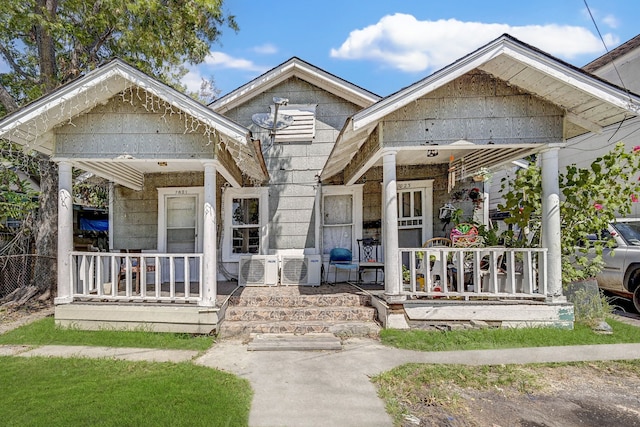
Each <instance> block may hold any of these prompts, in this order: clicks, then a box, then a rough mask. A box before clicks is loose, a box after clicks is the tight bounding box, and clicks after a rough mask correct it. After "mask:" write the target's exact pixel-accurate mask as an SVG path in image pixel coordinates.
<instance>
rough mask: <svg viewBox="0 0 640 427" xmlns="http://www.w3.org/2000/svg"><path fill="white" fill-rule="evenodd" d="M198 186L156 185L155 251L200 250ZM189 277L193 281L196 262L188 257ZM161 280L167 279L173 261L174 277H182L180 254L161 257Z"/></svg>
mask: <svg viewBox="0 0 640 427" xmlns="http://www.w3.org/2000/svg"><path fill="white" fill-rule="evenodd" d="M203 197H204V193H203V189H202V187H176V188H162V189H160V188H159V189H158V252H164V253H169V254H192V253H197V252H201V251H202V236H201V230H202V219H203V213H202V204H203ZM189 259H190V262H189V265H188V266H186V267H187V268H189V277H190V278H191V281H197V280H198V277H199V274H200V272H199V263H198V262H197V260H196V259H195V258H189ZM162 262H163V264H164V265H162V266H161V268H162V281H163V282H167V281H169V275H170V274H171V273H170V263H173V268H174V274H175V276H174V277H175V281H176V282H182V281H184V277H185V276H184V271H185V262H184V257H179V256H178V257H176V258H174V260H173V261H172V262H171V261H169V260H168V259H166V258H163V261H162Z"/></svg>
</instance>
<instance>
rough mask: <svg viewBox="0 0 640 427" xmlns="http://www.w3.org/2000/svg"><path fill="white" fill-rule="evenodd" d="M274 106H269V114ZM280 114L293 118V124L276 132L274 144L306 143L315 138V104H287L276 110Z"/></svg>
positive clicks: (272, 111)
mask: <svg viewBox="0 0 640 427" xmlns="http://www.w3.org/2000/svg"><path fill="white" fill-rule="evenodd" d="M273 113H274V106H273V105H272V106H271V114H273ZM280 114H283V115H288V116H291V117H293V123H291V125H289V126H287V127H286V128H284V129H280V130H278V131H277V132H276V135H275V142H290V141H308V142H311V140H313V138H314V137H315V136H316V104H289V105H284V106H281V107H280V108H279V109H278V116H280Z"/></svg>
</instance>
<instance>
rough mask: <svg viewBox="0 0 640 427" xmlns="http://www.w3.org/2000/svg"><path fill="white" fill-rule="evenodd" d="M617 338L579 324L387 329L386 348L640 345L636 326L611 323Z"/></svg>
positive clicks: (383, 340) (456, 348) (384, 342)
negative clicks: (565, 326) (552, 326)
mask: <svg viewBox="0 0 640 427" xmlns="http://www.w3.org/2000/svg"><path fill="white" fill-rule="evenodd" d="M607 323H609V325H610V326H611V327H612V328H613V334H611V335H601V334H596V333H594V332H593V331H592V330H591V328H589V327H588V326H585V325H582V324H579V323H576V324H575V326H574V329H573V330H568V329H558V328H521V329H491V328H487V329H469V330H456V331H422V330H408V331H405V330H393V329H384V330H382V331H381V332H380V339H381V341H382V343H383V344H385V345H388V346H392V347H398V348H403V349H408V350H420V351H449V350H490V349H500V348H518V347H546V346H560V345H591V344H620V343H637V342H640V333H638V332H640V331H639V329H638V328H637V327H635V326H630V325H627V324H626V323H622V322H619V321H617V320H613V319H608V320H607Z"/></svg>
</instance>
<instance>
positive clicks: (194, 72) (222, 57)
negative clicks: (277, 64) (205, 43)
mask: <svg viewBox="0 0 640 427" xmlns="http://www.w3.org/2000/svg"><path fill="white" fill-rule="evenodd" d="M225 69H227V70H240V71H247V72H249V73H251V74H261V73H264V72H265V71H267V70H269V69H270V67H263V66H260V65H256V64H254V63H253V62H252V61H249V60H248V59H242V58H234V57H232V56H230V55H228V54H226V53H224V52H218V51H215V52H214V51H212V52H210V53H209V55H207V57H206V58H205V60H204V63H203V64H200V65H195V66H191V67H189V72H188V73H187V74H186V75H185V76H184V77H183V78H182V80H181V81H182V84H184V85H185V86H186V87H187V91H189V92H199V91H200V86H201V85H202V79H203V78H204V79H208V78H209V77H208V76H211V75H215V71H216V70H218V71H220V70H225ZM205 76H207V77H205Z"/></svg>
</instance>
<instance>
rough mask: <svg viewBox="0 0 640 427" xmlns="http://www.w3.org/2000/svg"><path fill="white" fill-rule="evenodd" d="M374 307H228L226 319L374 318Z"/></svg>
mask: <svg viewBox="0 0 640 427" xmlns="http://www.w3.org/2000/svg"><path fill="white" fill-rule="evenodd" d="M375 316H376V310H375V309H374V308H373V307H358V306H353V307H228V308H227V311H226V313H225V317H224V319H225V321H242V322H246V321H267V322H271V321H314V320H316V321H354V320H362V321H368V320H374V319H375Z"/></svg>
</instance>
